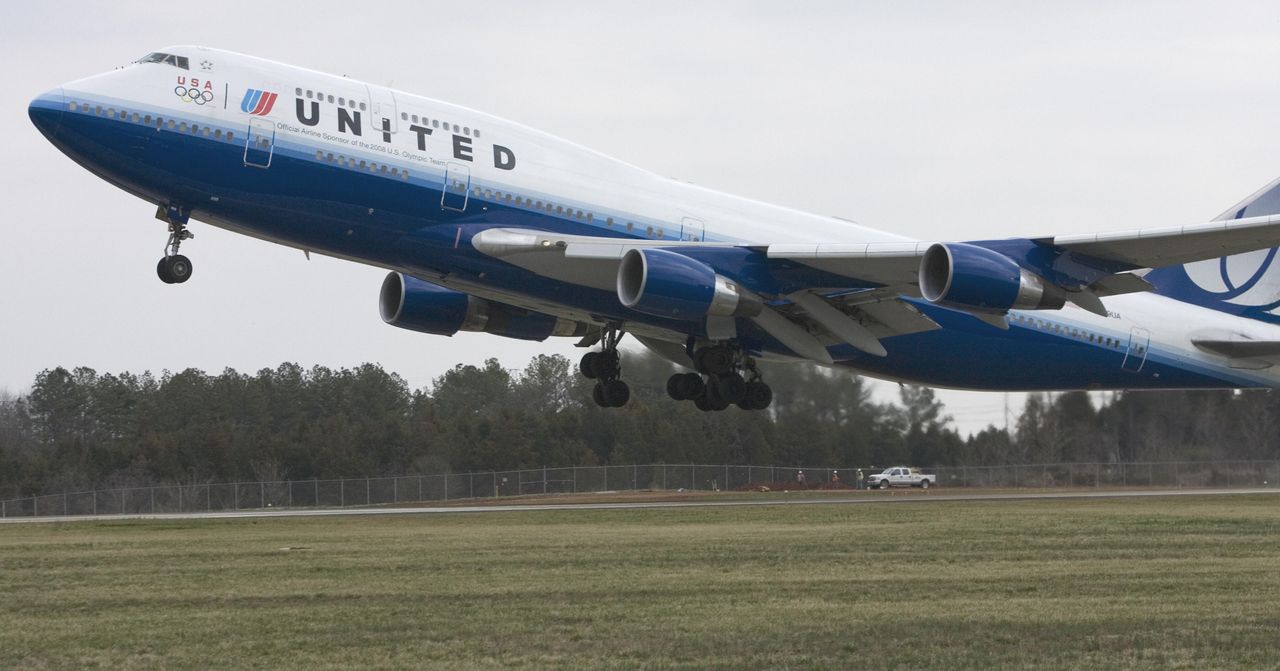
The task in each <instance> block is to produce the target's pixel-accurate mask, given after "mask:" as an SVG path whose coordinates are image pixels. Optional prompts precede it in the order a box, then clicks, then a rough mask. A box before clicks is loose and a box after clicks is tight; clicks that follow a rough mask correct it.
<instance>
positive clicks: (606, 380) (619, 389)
mask: <svg viewBox="0 0 1280 671" xmlns="http://www.w3.org/2000/svg"><path fill="white" fill-rule="evenodd" d="M621 339H622V332H621V331H619V330H618V329H617V328H614V327H609V328H607V329H605V332H604V337H603V342H604V348H603V349H601V350H600V351H599V352H587V353H586V354H583V355H582V361H580V362H579V363H578V371H579V372H581V373H582V374H583V375H584V376H586V377H587V378H588V379H591V380H595V381H596V386H595V389H593V390H591V397H592V399H594V400H595V402H596V405H598V406H600V407H602V408H621V407H622V406H624V405H626V404H627V401H629V400H631V388H630V387H628V386H627V383H626V382H623V381H622V380H620V379H618V378H620V377H622V360H621V358H620V357H619V356H618V341H619V340H621Z"/></svg>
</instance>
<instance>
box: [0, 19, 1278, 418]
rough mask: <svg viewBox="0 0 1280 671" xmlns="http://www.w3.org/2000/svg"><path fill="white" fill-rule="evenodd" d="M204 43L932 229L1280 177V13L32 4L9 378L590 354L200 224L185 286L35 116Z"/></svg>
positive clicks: (892, 224) (12, 182)
mask: <svg viewBox="0 0 1280 671" xmlns="http://www.w3.org/2000/svg"><path fill="white" fill-rule="evenodd" d="M191 43H197V44H205V45H208V46H214V47H219V48H223V49H231V50H235V51H241V52H245V53H250V54H255V55H259V56H263V57H267V58H271V59H275V60H279V61H283V62H286V63H293V64H297V65H301V66H305V67H310V68H313V69H317V70H323V71H327V72H333V73H337V74H346V75H349V76H351V77H353V78H356V79H362V80H368V81H370V82H375V83H381V84H391V85H393V86H394V87H395V88H397V89H402V90H405V91H410V92H413V93H418V94H423V95H427V96H431V97H434V98H438V99H442V100H448V101H450V102H454V103H458V104H461V105H465V106H468V107H472V108H475V109H478V110H483V111H486V112H489V113H492V114H496V115H498V116H502V117H507V118H510V119H513V120H516V121H520V122H523V123H526V124H528V125H531V126H534V127H537V128H541V129H543V130H546V131H549V132H551V133H553V134H556V135H559V136H562V137H564V138H567V139H569V140H573V141H575V142H578V143H580V144H584V145H586V146H588V147H592V148H594V149H598V150H600V151H603V152H605V153H607V154H611V155H613V156H616V157H618V158H621V159H624V160H626V161H629V162H631V163H634V164H637V165H639V166H642V167H647V168H650V169H652V170H655V171H657V172H660V173H662V174H666V175H670V176H674V177H679V178H682V179H686V180H689V181H693V182H696V183H699V184H702V185H705V186H709V187H712V188H716V189H721V190H724V191H728V192H732V193H736V194H742V195H747V196H751V197H754V198H758V199H761V200H766V201H773V202H778V203H781V204H785V205H790V206H795V207H798V208H801V209H806V210H811V211H814V212H818V213H823V214H833V215H840V216H843V217H847V218H851V219H856V220H857V221H859V222H860V223H863V224H867V225H870V226H875V227H879V228H884V229H888V230H892V231H895V232H898V233H902V234H905V235H911V236H915V237H918V238H922V239H975V238H983V237H995V236H999V237H1004V236H1023V235H1029V234H1044V233H1077V232H1090V231H1107V230H1115V229H1121V228H1131V227H1137V226H1168V225H1176V224H1190V223H1197V222H1201V221H1205V220H1207V219H1209V218H1210V217H1212V216H1213V215H1216V214H1218V213H1219V212H1221V211H1222V210H1224V209H1226V208H1227V207H1228V206H1230V205H1231V204H1233V203H1235V202H1236V201H1237V200H1239V199H1241V198H1243V197H1244V196H1246V195H1248V194H1249V193H1250V192H1252V191H1253V190H1254V189H1256V188H1257V187H1260V186H1262V185H1263V184H1264V183H1266V182H1267V181H1269V180H1271V179H1272V178H1274V177H1276V176H1277V175H1280V158H1278V157H1277V152H1276V147H1277V146H1278V145H1280V128H1277V125H1276V123H1275V119H1276V113H1277V110H1280V89H1278V87H1277V74H1276V72H1277V70H1276V66H1277V64H1280V18H1277V12H1276V6H1275V4H1274V3H1265V2H1213V3H1197V4H1194V5H1187V6H1179V5H1177V4H1174V3H1168V2H1150V3H1140V2H1132V3H1115V2H1104V3H1088V2H1075V3H1039V2H1033V3H1028V2H991V3H949V2H938V3H930V2H876V3H872V2H868V3H848V2H831V3H824V2H806V3H781V2H767V3H747V2H734V3H726V4H717V3H709V2H699V3H693V2H673V3H665V2H645V3H627V4H613V3H605V2H591V3H586V2H582V3H558V2H546V1H540V2H535V3H526V2H509V3H508V2H467V3H458V2H449V3H432V2H371V3H350V2H342V3H332V4H329V3H325V2H305V3H259V2H229V1H223V2H218V3H212V4H190V3H186V4H184V3H178V4H174V3H155V2H138V3H134V2H125V1H116V2H110V3H98V2H93V3H76V2H64V3H12V4H10V5H9V6H7V7H6V18H5V21H4V23H3V24H2V25H0V54H2V55H3V57H4V64H5V65H4V67H3V70H4V72H5V79H6V82H7V85H6V86H4V87H3V91H2V92H0V95H2V96H4V100H5V104H4V105H3V106H2V107H0V119H2V120H3V122H4V128H5V129H6V131H7V133H8V138H9V140H11V142H10V143H9V147H10V150H9V151H8V152H7V153H6V154H5V156H7V158H8V160H7V161H6V162H5V163H4V167H3V171H4V173H3V177H4V182H5V187H4V198H3V199H0V345H2V346H0V389H8V390H9V391H13V392H18V391H22V390H23V389H25V388H26V387H27V386H28V385H29V384H30V381H31V379H32V378H33V376H34V375H35V374H36V373H37V372H38V371H40V370H42V369H45V368H49V367H52V366H57V365H65V366H73V365H85V366H90V367H93V368H96V369H98V370H99V371H112V372H118V371H122V370H130V371H141V370H144V369H150V370H153V371H157V372H158V371H160V370H163V369H171V370H180V369H183V368H187V367H192V366H194V367H198V368H202V369H205V370H208V371H210V372H217V371H220V370H222V369H223V368H225V367H233V368H236V369H238V370H241V371H246V372H252V371H255V370H257V369H259V368H262V367H264V366H275V365H276V364H278V363H280V362H282V361H297V362H299V363H302V364H303V365H305V366H310V365H313V364H324V365H328V366H353V365H357V364H360V363H362V362H365V361H376V362H379V363H381V364H382V365H384V366H385V367H387V368H388V369H390V370H393V371H396V372H399V373H400V374H401V375H403V376H404V377H405V378H407V379H408V380H409V382H410V383H411V384H413V385H414V386H422V385H426V384H429V383H430V381H431V379H432V378H433V377H435V376H437V375H439V374H440V373H442V372H443V371H444V370H446V369H447V368H449V367H451V366H453V365H454V364H455V363H458V362H466V363H479V362H481V361H482V360H484V359H485V358H486V357H489V356H498V357H499V358H500V359H501V360H502V361H503V363H504V364H505V365H507V366H508V367H520V366H523V365H524V363H525V362H526V361H527V360H528V359H529V357H530V356H532V355H533V354H535V353H538V352H560V353H564V354H566V355H570V356H574V355H575V352H574V351H573V348H572V347H571V343H569V342H567V341H548V342H547V343H543V344H529V343H523V342H520V341H514V340H507V339H500V338H497V337H493V336H488V335H475V334H463V335H459V336H456V337H454V338H452V339H449V338H438V337H431V336H425V335H420V334H415V333H412V332H409V331H403V330H400V329H395V328H392V327H389V326H386V325H384V324H383V323H382V322H381V320H380V319H379V318H378V314H377V308H376V297H377V292H378V287H379V282H380V281H381V278H382V275H383V272H382V271H379V270H375V269H371V268H366V267H362V266H359V265H355V264H352V263H347V262H341V261H335V260H331V259H324V258H319V257H313V259H312V260H311V261H310V262H308V261H306V260H305V259H304V258H303V256H302V253H301V252H298V251H294V250H290V249H285V248H282V247H277V246H273V245H271V244H268V243H263V242H259V241H256V240H252V239H249V238H245V237H240V236H237V235H234V234H231V233H227V232H223V231H220V230H218V229H215V228H212V227H210V226H207V225H204V224H199V223H196V224H193V226H192V230H193V231H194V232H195V233H196V239H195V240H194V241H192V242H189V243H187V244H186V245H184V246H183V252H184V253H185V254H187V255H188V256H190V257H191V258H192V260H193V261H194V265H195V273H194V276H193V278H192V280H191V281H190V282H188V283H187V284H185V285H173V286H169V285H165V284H162V283H161V282H160V281H159V280H158V279H157V278H156V276H155V264H156V260H157V259H158V258H159V257H160V255H161V253H162V247H163V245H164V242H165V231H164V225H163V224H162V223H160V222H158V221H156V220H155V219H153V218H152V214H153V212H152V208H151V207H150V206H148V205H147V204H145V203H144V202H142V201H140V200H137V199H135V198H134V197H132V196H129V195H127V194H125V193H124V192H122V191H119V190H118V189H116V188H115V187H112V186H110V185H108V184H107V183H105V182H103V181H101V180H99V179H97V178H96V177H94V176H92V175H90V174H89V173H88V172H87V171H85V170H83V169H81V168H79V167H78V166H76V165H75V164H74V163H72V162H71V161H70V160H69V159H67V158H66V157H64V156H63V155H61V154H60V153H59V152H58V151H57V150H55V149H54V148H53V147H52V146H51V145H49V144H48V143H47V142H45V140H44V139H43V138H42V137H41V136H40V135H39V133H38V132H37V131H36V130H35V128H34V127H33V126H32V125H31V124H30V122H29V121H28V119H27V113H26V108H27V104H28V103H29V101H30V100H31V99H32V98H33V97H35V96H36V95H38V94H39V93H40V92H42V91H45V90H47V89H50V88H53V87H55V86H57V85H59V84H61V83H63V82H66V81H69V80H72V79H76V78H79V77H83V76H87V75H90V74H94V73H97V72H101V71H104V70H109V69H111V68H114V67H116V66H119V65H123V64H125V63H127V62H129V61H131V60H134V59H136V58H138V57H139V56H142V55H143V54H145V53H147V52H149V51H152V50H155V49H158V48H160V47H162V46H166V45H171V44H191ZM776 391H777V392H778V393H786V390H781V389H779V390H776ZM892 393H893V390H892V386H891V385H885V392H884V394H885V398H888V397H890V396H892ZM944 398H945V399H946V400H947V402H948V404H949V408H950V409H951V411H952V414H953V415H954V416H955V417H956V420H957V423H958V425H959V426H960V427H961V428H962V429H965V430H971V429H973V428H975V427H980V426H981V425H982V424H984V423H986V422H988V421H991V422H996V423H1000V422H1002V421H1003V403H1004V396H1003V395H1002V394H971V393H969V394H960V393H947V394H944ZM1020 402H1021V400H1020V398H1017V397H1015V398H1014V405H1015V409H1016V408H1017V407H1018V405H1019V404H1020Z"/></svg>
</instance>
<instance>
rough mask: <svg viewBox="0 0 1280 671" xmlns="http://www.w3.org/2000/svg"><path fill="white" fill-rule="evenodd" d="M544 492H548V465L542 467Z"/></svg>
mask: <svg viewBox="0 0 1280 671" xmlns="http://www.w3.org/2000/svg"><path fill="white" fill-rule="evenodd" d="M542 493H543V494H546V493H547V467H546V466H543V467H542Z"/></svg>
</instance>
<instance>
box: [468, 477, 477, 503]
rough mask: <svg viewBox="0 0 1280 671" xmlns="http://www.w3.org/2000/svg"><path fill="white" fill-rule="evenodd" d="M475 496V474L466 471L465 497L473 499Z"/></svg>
mask: <svg viewBox="0 0 1280 671" xmlns="http://www.w3.org/2000/svg"><path fill="white" fill-rule="evenodd" d="M475 497H476V474H475V473H467V498H469V499H474V498H475Z"/></svg>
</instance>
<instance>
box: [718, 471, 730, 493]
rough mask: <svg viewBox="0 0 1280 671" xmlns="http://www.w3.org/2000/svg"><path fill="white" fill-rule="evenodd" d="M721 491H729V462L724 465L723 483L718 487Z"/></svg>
mask: <svg viewBox="0 0 1280 671" xmlns="http://www.w3.org/2000/svg"><path fill="white" fill-rule="evenodd" d="M720 490H721V491H725V492H727V491H729V464H725V465H724V484H723V485H721V487H720Z"/></svg>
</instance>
